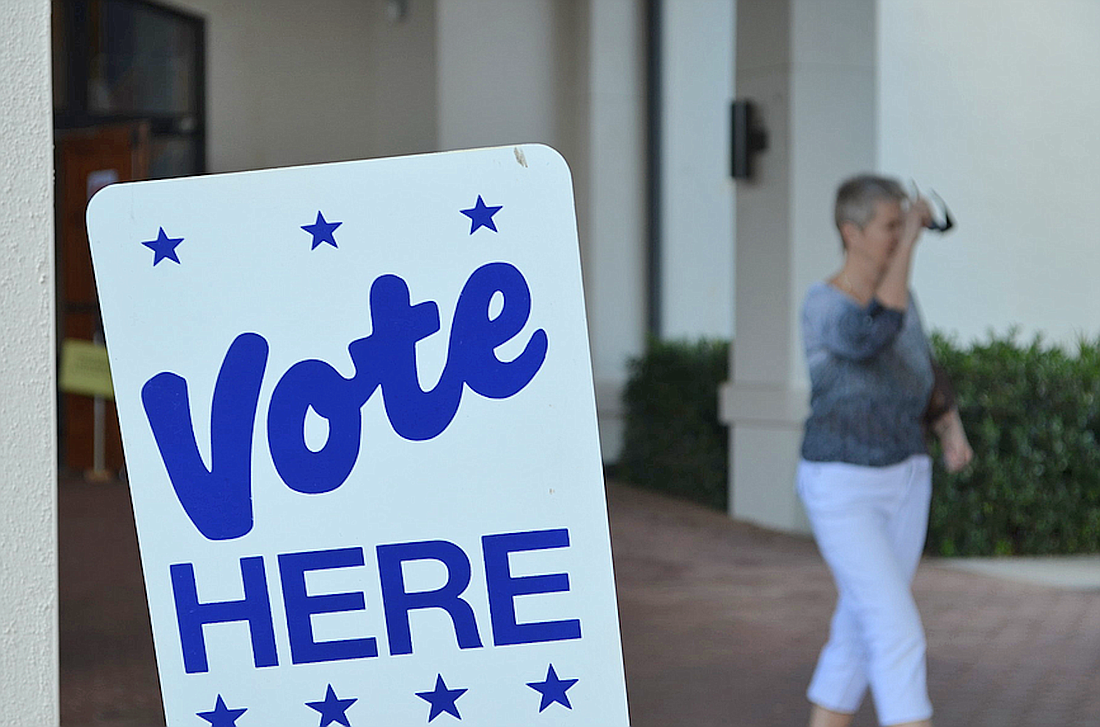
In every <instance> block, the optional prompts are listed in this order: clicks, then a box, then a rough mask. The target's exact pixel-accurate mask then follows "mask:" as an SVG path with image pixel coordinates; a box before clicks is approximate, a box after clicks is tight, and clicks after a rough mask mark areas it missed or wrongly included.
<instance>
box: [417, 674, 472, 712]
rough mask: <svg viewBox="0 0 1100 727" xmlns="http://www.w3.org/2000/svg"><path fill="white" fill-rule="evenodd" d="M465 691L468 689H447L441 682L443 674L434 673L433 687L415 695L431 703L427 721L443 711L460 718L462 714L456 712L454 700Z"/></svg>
mask: <svg viewBox="0 0 1100 727" xmlns="http://www.w3.org/2000/svg"><path fill="white" fill-rule="evenodd" d="M467 691H469V690H467V689H448V688H447V685H446V684H444V683H443V675H442V674H436V676H435V689H434V690H432V691H430V692H417V693H416V696H418V697H420V698H421V699H423V700H424V701H425V702H428V703H429V704H431V705H432V709H431V714H429V715H428V721H429V722H431V721H432V720H433V719H435V718H436V717H438V716H439V715H441V714H443V713H444V712H446V713H447V714H453V715H454V716H455V717H458V718H459V719H462V715H461V714H459V713H458V707H457V706H456V705H455V700H457V699H458V698H459V697H461V696H462V695H463V694H465V693H466V692H467Z"/></svg>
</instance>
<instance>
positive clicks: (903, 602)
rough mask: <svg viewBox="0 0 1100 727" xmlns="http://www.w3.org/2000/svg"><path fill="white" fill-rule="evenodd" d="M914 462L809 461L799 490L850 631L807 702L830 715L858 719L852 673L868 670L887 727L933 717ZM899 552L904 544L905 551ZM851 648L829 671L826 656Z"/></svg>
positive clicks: (841, 621) (824, 664)
mask: <svg viewBox="0 0 1100 727" xmlns="http://www.w3.org/2000/svg"><path fill="white" fill-rule="evenodd" d="M924 460H925V461H926V460H927V458H924ZM912 462H913V461H912V460H910V461H907V462H905V463H902V464H900V465H893V466H891V467H883V468H870V467H855V466H850V465H843V464H837V463H828V464H814V463H804V466H803V467H800V470H799V491H800V493H801V495H802V497H803V502H804V503H805V504H806V510H807V514H808V515H809V516H810V521H811V524H812V525H813V529H814V536H815V538H816V539H817V542H818V547H819V549H820V550H821V553H822V556H823V557H824V558H825V561H826V563H827V564H828V565H829V568H830V570H831V571H832V572H833V577H834V579H835V580H836V584H837V591H838V593H839V594H840V598H839V600H838V613H837V615H836V616H835V617H834V627H835V626H836V625H837V624H838V623H839V624H840V625H841V626H842V627H843V628H842V630H841V631H842V632H841V633H840V634H839V636H838V635H837V634H836V633H834V634H832V635H831V636H830V646H827V648H826V650H825V651H823V660H822V661H821V662H819V669H818V671H817V672H815V676H814V680H813V682H812V683H811V689H810V691H809V692H808V696H809V697H810V699H811V701H812V702H814V704H816V705H817V706H819V707H822V708H825V709H826V710H828V711H832V712H837V713H848V712H854V711H855V710H856V709H857V708H858V705H859V700H858V698H857V699H853V693H854V690H855V688H857V687H859V686H860V685H859V683H858V682H857V681H855V678H856V677H854V676H853V675H858V674H859V672H860V670H865V673H866V678H867V679H868V680H869V681H870V684H871V689H872V693H873V695H874V697H875V706H876V709H877V711H878V713H879V717H880V720H881V721H882V723H883V724H886V725H898V724H905V723H908V722H914V721H916V722H917V723H918V724H919V723H920V720H927V719H928V718H929V717H930V715H931V713H932V708H931V704H930V703H929V702H928V697H927V692H926V687H925V659H924V633H923V629H922V626H921V623H920V616H919V615H918V613H917V609H916V605H915V603H914V602H913V598H912V593H911V591H910V586H909V584H910V580H911V578H912V573H913V569H914V568H915V565H916V559H917V558H919V555H920V546H919V544H917V545H916V547H915V555H914V552H913V551H914V540H915V538H914V537H913V536H912V531H913V530H914V528H917V526H920V527H921V528H923V524H924V519H923V518H922V516H921V514H920V512H919V510H920V508H919V507H918V508H916V509H917V510H918V511H917V512H916V514H915V515H914V514H913V512H912V510H913V508H912V507H910V508H908V509H905V507H904V506H905V505H906V504H912V502H917V503H919V502H920V500H921V497H920V495H919V493H918V495H917V496H916V497H912V496H910V491H911V490H912V485H913V483H914V475H915V473H916V474H917V477H916V479H917V480H919V479H920V476H919V470H920V468H919V467H917V468H914V466H913V464H912ZM918 484H919V483H918ZM918 489H919V488H918ZM924 512H925V513H926V512H927V505H926V504H925V509H924ZM925 517H926V515H925ZM901 531H905V532H904V533H903V532H901ZM920 540H921V542H923V529H922V530H921V532H920ZM899 544H904V545H905V546H906V547H905V548H901V550H904V553H899V552H898V551H899V547H898V546H899ZM834 630H835V629H834ZM845 632H846V633H845ZM852 634H855V635H856V636H852ZM853 640H855V641H858V643H860V644H862V646H863V650H864V651H863V653H864V654H865V657H864V658H865V659H866V666H864V665H863V664H859V663H856V657H855V655H856V654H858V653H859V650H858V648H856V647H853V646H852V645H851V642H852V641H853ZM834 641H836V642H838V644H839V645H838V646H836V647H835V648H834V647H833V642H834ZM845 650H846V651H847V653H848V654H849V655H852V656H851V661H846V660H845V659H843V658H836V659H833V660H832V661H833V662H834V663H833V664H830V663H829V657H828V654H827V653H826V652H833V653H837V654H840V655H841V656H843V652H844V651H845Z"/></svg>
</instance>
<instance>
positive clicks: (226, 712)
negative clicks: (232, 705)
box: [195, 694, 248, 727]
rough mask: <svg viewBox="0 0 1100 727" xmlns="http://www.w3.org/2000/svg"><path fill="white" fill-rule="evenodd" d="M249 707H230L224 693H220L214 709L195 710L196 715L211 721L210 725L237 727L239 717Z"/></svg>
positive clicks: (214, 726) (211, 726)
mask: <svg viewBox="0 0 1100 727" xmlns="http://www.w3.org/2000/svg"><path fill="white" fill-rule="evenodd" d="M247 711H248V710H247V709H229V708H227V707H226V706H225V700H223V699H222V695H220V694H219V695H218V701H217V702H216V703H215V704H214V709H213V710H211V711H209V712H195V714H196V715H198V716H199V717H202V718H203V719H205V720H206V721H207V722H209V723H210V727H236V725H237V718H238V717H240V716H241V715H242V714H244V713H245V712H247Z"/></svg>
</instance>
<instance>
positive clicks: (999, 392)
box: [928, 331, 1100, 555]
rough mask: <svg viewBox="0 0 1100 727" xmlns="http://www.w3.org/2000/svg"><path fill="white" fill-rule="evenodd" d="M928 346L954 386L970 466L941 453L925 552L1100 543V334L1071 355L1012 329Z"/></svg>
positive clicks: (1076, 547) (998, 551) (1031, 551)
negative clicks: (966, 342)
mask: <svg viewBox="0 0 1100 727" xmlns="http://www.w3.org/2000/svg"><path fill="white" fill-rule="evenodd" d="M932 344H933V349H934V351H935V354H936V357H937V359H938V360H939V361H940V362H941V363H942V365H943V367H944V369H945V370H946V371H947V372H948V374H949V375H950V377H951V380H952V382H953V383H954V385H955V389H956V393H957V395H958V401H959V413H960V415H961V416H962V420H963V424H964V425H965V427H966V431H967V435H968V437H969V439H970V444H971V446H972V447H973V448H974V452H975V459H974V462H973V464H972V465H971V466H970V467H969V468H968V469H967V470H966V471H964V472H962V473H960V474H957V475H948V474H947V473H946V472H945V471H944V470H943V467H942V464H941V463H940V462H939V457H938V455H939V452H938V451H935V452H934V454H935V455H936V456H937V465H936V466H937V471H936V473H935V476H934V483H935V484H934V486H933V493H934V494H933V498H932V513H931V517H930V522H929V533H928V551H929V552H931V553H935V554H939V555H1013V554H1015V555H1019V554H1028V555H1043V554H1055V553H1084V552H1098V551H1100V447H1098V446H1097V439H1098V437H1100V340H1094V341H1083V342H1081V343H1080V344H1079V346H1078V350H1077V351H1075V352H1072V353H1067V352H1066V351H1063V350H1062V349H1060V348H1057V347H1053V346H1051V347H1048V346H1044V345H1043V343H1042V341H1041V340H1040V339H1038V338H1036V339H1035V340H1033V341H1032V342H1031V343H1030V344H1021V343H1019V342H1018V340H1017V335H1016V333H1015V332H1014V331H1013V332H1010V333H1009V334H1007V335H1006V336H1003V337H996V336H991V337H990V339H989V340H988V341H987V342H985V343H979V344H975V345H972V346H971V347H969V348H960V347H958V346H957V345H956V344H955V343H954V342H953V341H951V340H949V339H946V338H944V337H943V336H940V335H934V336H933V337H932Z"/></svg>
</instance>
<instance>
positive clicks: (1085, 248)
mask: <svg viewBox="0 0 1100 727" xmlns="http://www.w3.org/2000/svg"><path fill="white" fill-rule="evenodd" d="M992 8H993V5H992V4H990V3H977V2H962V3H960V2H954V1H953V0H890V1H889V2H884V1H883V0H879V21H878V25H879V32H878V59H879V60H878V68H879V75H878V85H879V88H878V95H879V105H878V124H879V138H878V157H879V158H878V163H879V167H880V168H881V169H882V170H883V171H885V172H887V173H890V174H896V175H899V176H901V177H902V178H903V179H908V178H910V177H911V178H914V179H916V180H917V182H919V183H920V184H921V186H922V188H926V189H927V188H929V187H931V188H934V189H935V190H936V191H937V192H939V193H940V194H942V195H943V197H944V198H945V199H946V200H947V201H948V203H949V204H950V205H951V209H952V211H953V212H954V214H955V217H956V218H957V220H958V227H957V228H956V229H955V230H953V231H952V232H951V233H949V234H948V235H946V236H945V237H944V238H942V239H938V238H937V237H936V236H935V235H928V236H926V238H925V239H924V241H923V242H922V243H921V248H920V249H919V250H918V252H917V261H916V269H915V273H914V284H915V287H916V291H917V295H918V296H919V297H920V302H921V304H922V307H923V309H924V314H925V320H926V323H928V324H929V325H930V326H931V327H934V328H939V329H942V330H946V331H950V332H953V333H956V334H958V336H959V339H960V343H965V342H967V341H968V340H971V339H975V338H977V339H985V337H986V335H987V331H988V330H989V329H993V330H995V331H997V332H998V333H1004V332H1005V331H1007V330H1008V329H1009V327H1010V326H1012V325H1019V326H1020V328H1021V339H1023V340H1028V339H1030V337H1031V336H1032V335H1033V334H1035V333H1038V332H1042V333H1043V335H1044V336H1045V337H1046V339H1047V340H1048V341H1052V342H1053V341H1058V342H1061V343H1065V344H1068V345H1069V346H1070V347H1073V346H1074V345H1075V344H1076V340H1077V336H1078V335H1080V334H1084V335H1086V336H1088V337H1090V338H1091V337H1095V336H1097V335H1100V295H1097V294H1096V270H1097V269H1100V245H1097V244H1096V231H1097V229H1098V228H1100V206H1098V205H1097V204H1096V200H1097V199H1098V198H1100V177H1098V176H1097V173H1096V170H1097V168H1098V167H1100V135H1098V134H1097V132H1096V128H1097V121H1096V120H1097V118H1098V117H1100V90H1098V86H1097V83H1096V79H1097V77H1098V76H1100V44H1098V43H1097V38H1100V3H1098V2H1092V1H1084V2H1082V1H1081V0H1004V2H1001V3H997V4H996V11H992Z"/></svg>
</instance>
